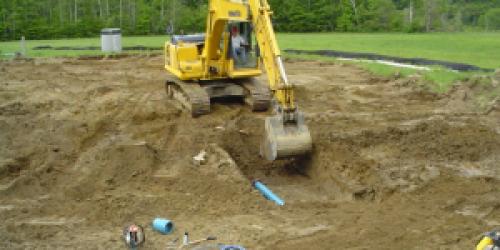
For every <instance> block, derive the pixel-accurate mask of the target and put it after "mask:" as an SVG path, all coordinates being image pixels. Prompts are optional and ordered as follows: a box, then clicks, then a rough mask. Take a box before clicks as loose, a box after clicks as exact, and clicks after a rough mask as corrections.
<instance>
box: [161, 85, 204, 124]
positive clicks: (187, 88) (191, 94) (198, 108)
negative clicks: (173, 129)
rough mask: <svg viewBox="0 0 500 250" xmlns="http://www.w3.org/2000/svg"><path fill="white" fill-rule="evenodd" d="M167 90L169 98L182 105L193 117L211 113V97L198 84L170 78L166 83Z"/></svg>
mask: <svg viewBox="0 0 500 250" xmlns="http://www.w3.org/2000/svg"><path fill="white" fill-rule="evenodd" d="M165 89H166V91H167V95H168V96H169V98H171V99H175V100H177V101H178V102H179V103H181V105H182V107H183V108H185V109H187V110H189V111H190V112H191V115H192V116H193V117H198V116H201V115H204V114H208V113H210V97H209V96H208V94H207V92H206V91H205V89H204V88H203V87H201V86H200V85H199V84H198V83H196V82H192V83H191V82H183V81H181V80H178V79H175V78H173V77H169V78H167V81H166V82H165Z"/></svg>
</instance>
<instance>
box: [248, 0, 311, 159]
mask: <svg viewBox="0 0 500 250" xmlns="http://www.w3.org/2000/svg"><path fill="white" fill-rule="evenodd" d="M248 6H249V9H250V15H251V18H250V20H251V22H252V24H253V28H254V32H255V37H256V40H257V43H258V45H259V48H260V56H261V58H262V62H263V64H264V67H265V70H266V73H267V77H268V81H269V87H270V89H271V90H272V92H273V94H274V99H275V100H276V103H275V107H274V108H275V115H274V116H272V117H267V118H266V121H265V132H266V134H265V136H264V139H263V142H262V144H261V149H260V151H261V155H263V156H264V157H265V158H267V159H268V160H275V159H277V158H285V157H291V156H297V155H305V154H307V153H309V152H310V151H311V149H312V139H311V135H310V133H309V129H308V128H307V126H306V125H305V122H304V115H303V114H302V112H300V111H299V110H298V108H297V107H296V104H295V100H294V88H293V85H292V84H291V83H290V82H289V81H288V78H287V75H286V72H285V67H284V65H283V61H282V59H281V52H280V49H279V47H278V42H277V41H276V35H275V33H274V30H273V26H272V23H271V15H272V11H271V8H270V6H269V4H268V2H267V0H248Z"/></svg>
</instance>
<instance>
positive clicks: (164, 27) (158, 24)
mask: <svg viewBox="0 0 500 250" xmlns="http://www.w3.org/2000/svg"><path fill="white" fill-rule="evenodd" d="M268 1H269V3H270V5H271V7H272V9H273V11H274V16H273V24H274V26H275V29H276V30H277V31H282V32H332V31H338V32H382V31H383V32H433V31H463V30H499V29H500V0H487V1H486V0H268ZM207 4H208V1H207V0H0V39H1V40H14V39H19V38H20V37H21V36H25V37H26V38H27V39H51V38H71V37H89V36H96V35H98V34H99V32H100V30H101V29H102V28H104V27H118V28H121V29H122V31H123V33H124V34H125V35H152V34H165V33H169V32H170V33H181V32H185V33H189V32H202V31H203V30H204V26H205V18H206V13H207Z"/></svg>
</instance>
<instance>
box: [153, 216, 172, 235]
mask: <svg viewBox="0 0 500 250" xmlns="http://www.w3.org/2000/svg"><path fill="white" fill-rule="evenodd" d="M153 228H154V229H155V230H156V231H158V232H160V233H162V234H169V233H171V232H172V230H174V224H173V223H172V222H171V221H170V220H167V219H163V218H156V219H154V220H153Z"/></svg>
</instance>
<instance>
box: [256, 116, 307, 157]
mask: <svg viewBox="0 0 500 250" xmlns="http://www.w3.org/2000/svg"><path fill="white" fill-rule="evenodd" d="M311 150H312V139H311V134H310V133H309V129H308V128H307V126H306V125H305V123H304V117H303V115H302V114H301V113H298V116H297V121H296V122H295V123H291V124H284V123H283V120H282V116H281V115H279V114H278V115H275V116H272V117H267V118H266V120H265V135H264V139H263V141H262V144H261V147H260V154H261V155H262V156H263V157H264V158H265V159H267V160H270V161H274V160H276V159H280V158H285V157H294V156H301V155H305V154H308V153H309V152H310V151H311Z"/></svg>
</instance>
